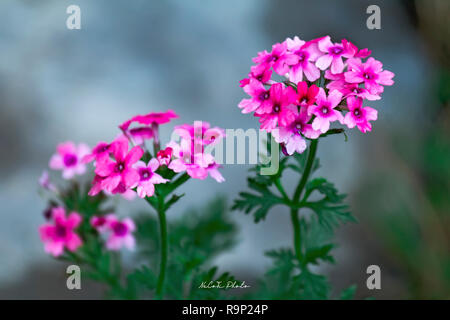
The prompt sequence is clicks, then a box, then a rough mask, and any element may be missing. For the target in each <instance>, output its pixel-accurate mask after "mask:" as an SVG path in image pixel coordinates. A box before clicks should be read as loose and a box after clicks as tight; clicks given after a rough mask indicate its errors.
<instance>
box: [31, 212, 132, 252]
mask: <svg viewBox="0 0 450 320" xmlns="http://www.w3.org/2000/svg"><path fill="white" fill-rule="evenodd" d="M47 219H48V220H50V221H51V222H48V223H46V224H44V225H42V226H41V227H40V228H39V234H40V237H41V240H42V242H43V243H44V249H45V251H46V252H47V253H49V254H51V255H53V256H54V257H58V256H60V255H62V254H63V253H64V250H65V249H67V250H68V251H70V252H75V251H76V250H77V249H78V248H79V247H80V246H81V245H82V244H83V241H82V239H81V237H80V236H79V235H78V234H77V233H76V229H77V228H78V227H79V226H80V225H81V222H82V217H81V215H80V214H79V213H77V212H71V213H70V214H69V215H68V216H67V215H66V211H65V209H64V208H63V207H54V208H52V209H50V214H49V216H48V217H47ZM91 226H92V227H93V228H94V229H96V230H97V231H98V232H99V233H100V234H105V235H106V236H107V240H106V248H107V249H109V250H119V249H121V248H122V247H126V248H128V249H130V250H133V249H134V244H135V240H134V236H133V234H132V233H133V232H134V230H135V229H136V227H135V225H134V222H133V220H131V219H130V218H125V219H123V220H119V219H117V217H116V216H115V215H114V214H108V215H106V216H98V217H97V216H94V217H92V218H91Z"/></svg>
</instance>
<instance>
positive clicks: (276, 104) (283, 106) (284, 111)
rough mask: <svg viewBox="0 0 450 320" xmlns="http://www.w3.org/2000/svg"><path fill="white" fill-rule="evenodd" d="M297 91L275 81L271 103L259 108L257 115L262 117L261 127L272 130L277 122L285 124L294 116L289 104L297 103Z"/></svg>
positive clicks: (280, 124)
mask: <svg viewBox="0 0 450 320" xmlns="http://www.w3.org/2000/svg"><path fill="white" fill-rule="evenodd" d="M296 98H297V93H296V92H295V90H294V89H292V88H291V87H286V86H284V85H283V84H281V83H275V84H273V85H272V86H271V87H270V98H269V99H270V104H269V105H267V106H266V107H264V108H259V109H258V110H257V112H256V113H255V116H257V117H260V119H259V122H260V123H261V129H265V130H267V131H268V132H270V131H271V130H272V129H275V127H276V126H277V124H278V125H279V126H285V125H287V124H288V123H289V122H291V121H292V120H293V118H294V114H293V111H292V109H291V108H288V106H290V105H292V104H294V103H295V101H296Z"/></svg>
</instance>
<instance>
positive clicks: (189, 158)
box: [167, 139, 214, 180]
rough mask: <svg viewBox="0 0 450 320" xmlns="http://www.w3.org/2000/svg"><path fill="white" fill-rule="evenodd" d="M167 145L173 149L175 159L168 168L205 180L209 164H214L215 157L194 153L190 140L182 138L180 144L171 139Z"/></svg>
mask: <svg viewBox="0 0 450 320" xmlns="http://www.w3.org/2000/svg"><path fill="white" fill-rule="evenodd" d="M167 147H170V148H172V150H173V159H172V161H171V162H170V164H169V166H168V168H169V169H171V170H173V171H174V172H176V173H179V172H184V171H186V173H187V174H188V175H189V176H190V177H191V178H194V179H200V180H204V179H206V178H207V177H208V170H207V168H208V166H209V165H212V164H214V157H213V156H212V155H211V154H207V153H202V152H198V153H194V150H193V148H192V147H191V144H190V142H189V141H187V140H185V139H182V140H181V142H180V143H179V144H178V143H176V142H175V141H171V142H169V143H168V144H167Z"/></svg>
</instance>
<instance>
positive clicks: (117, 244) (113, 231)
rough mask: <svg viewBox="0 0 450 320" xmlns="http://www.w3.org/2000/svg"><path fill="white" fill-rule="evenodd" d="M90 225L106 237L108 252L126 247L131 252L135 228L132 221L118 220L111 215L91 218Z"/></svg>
mask: <svg viewBox="0 0 450 320" xmlns="http://www.w3.org/2000/svg"><path fill="white" fill-rule="evenodd" d="M91 225H92V226H93V227H94V228H95V229H96V230H97V231H98V232H99V233H100V234H104V235H105V236H106V248H108V249H109V250H113V251H116V250H120V249H121V248H122V247H126V248H127V249H129V250H133V249H134V247H135V239H134V236H133V232H134V231H135V230H136V226H135V224H134V222H133V220H132V219H130V218H125V219H123V220H119V219H118V218H117V217H116V216H115V215H114V214H113V213H110V214H107V215H105V216H94V217H92V218H91Z"/></svg>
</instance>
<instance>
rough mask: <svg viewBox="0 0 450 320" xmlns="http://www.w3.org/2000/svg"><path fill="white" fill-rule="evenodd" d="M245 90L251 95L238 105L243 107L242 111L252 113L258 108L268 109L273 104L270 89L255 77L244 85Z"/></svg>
mask: <svg viewBox="0 0 450 320" xmlns="http://www.w3.org/2000/svg"><path fill="white" fill-rule="evenodd" d="M244 91H245V92H246V93H247V94H248V95H249V96H251V98H250V99H242V101H241V102H240V103H239V105H238V107H239V108H241V109H242V113H250V112H253V111H255V110H258V109H263V110H264V109H266V108H267V107H270V106H271V101H270V99H269V98H270V90H269V89H266V88H265V87H264V85H263V84H262V83H261V82H259V81H257V80H254V79H251V80H250V83H249V84H248V85H246V86H245V87H244Z"/></svg>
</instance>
